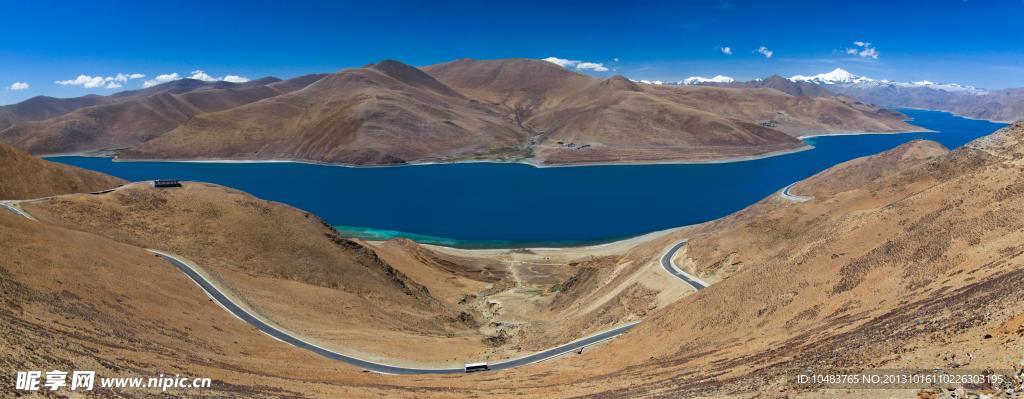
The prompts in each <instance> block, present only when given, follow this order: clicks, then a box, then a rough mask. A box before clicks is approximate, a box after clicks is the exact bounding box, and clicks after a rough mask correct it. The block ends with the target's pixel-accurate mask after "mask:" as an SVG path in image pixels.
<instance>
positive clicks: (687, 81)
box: [630, 75, 736, 86]
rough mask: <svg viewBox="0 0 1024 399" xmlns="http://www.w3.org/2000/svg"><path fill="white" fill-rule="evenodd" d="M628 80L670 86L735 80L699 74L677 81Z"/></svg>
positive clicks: (722, 76) (721, 76) (733, 80)
mask: <svg viewBox="0 0 1024 399" xmlns="http://www.w3.org/2000/svg"><path fill="white" fill-rule="evenodd" d="M630 80H632V81H634V82H639V83H643V84H649V85H670V86H672V85H697V84H701V83H732V82H735V81H736V79H733V78H730V77H728V76H725V75H715V77H713V78H705V77H701V76H691V77H688V78H686V79H683V80H680V81H678V82H664V81H661V80H646V79H640V80H633V79H630Z"/></svg>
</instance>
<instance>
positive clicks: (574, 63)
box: [544, 57, 618, 72]
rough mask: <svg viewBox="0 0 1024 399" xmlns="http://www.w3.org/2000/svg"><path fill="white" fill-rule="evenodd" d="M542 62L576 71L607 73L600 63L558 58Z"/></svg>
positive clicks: (550, 58) (549, 58)
mask: <svg viewBox="0 0 1024 399" xmlns="http://www.w3.org/2000/svg"><path fill="white" fill-rule="evenodd" d="M544 61H547V62H550V63H552V64H555V65H558V66H560V67H562V68H570V67H573V68H576V69H577V70H584V69H589V70H592V71H595V72H606V71H608V68H607V67H605V66H604V64H603V63H600V62H587V61H578V60H567V59H565V58H558V57H548V58H545V59H544ZM616 62H618V61H616Z"/></svg>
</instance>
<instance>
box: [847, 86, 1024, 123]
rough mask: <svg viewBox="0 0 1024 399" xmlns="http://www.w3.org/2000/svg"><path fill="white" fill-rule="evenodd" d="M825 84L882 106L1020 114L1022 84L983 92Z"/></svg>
mask: <svg viewBox="0 0 1024 399" xmlns="http://www.w3.org/2000/svg"><path fill="white" fill-rule="evenodd" d="M829 88H830V89H832V90H834V91H836V92H839V93H842V94H845V95H848V96H850V97H853V98H856V99H858V100H861V101H864V102H869V103H872V104H878V105H880V106H885V107H903V108H922V109H934V110H941V111H947V112H952V113H954V114H958V115H963V116H966V117H970V118H977V119H987V120H993V121H1001V122H1013V121H1016V120H1020V119H1022V118H1024V88H1012V89H1003V90H994V91H988V92H984V93H975V92H954V91H946V90H939V89H933V88H929V87H906V86H896V85H884V84H883V85H872V86H857V85H846V86H842V85H839V86H835V87H829Z"/></svg>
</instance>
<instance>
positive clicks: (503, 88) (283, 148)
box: [120, 59, 913, 165]
mask: <svg viewBox="0 0 1024 399" xmlns="http://www.w3.org/2000/svg"><path fill="white" fill-rule="evenodd" d="M737 104H742V105H743V106H742V107H740V106H737ZM773 120H778V123H777V124H767V122H769V121H773ZM776 126H777V127H778V129H776V128H775V127H776ZM909 129H913V128H912V127H911V126H909V125H907V124H905V123H904V122H903V121H902V115H899V114H896V113H891V112H888V111H882V110H879V109H877V108H874V107H871V106H867V105H863V104H852V103H850V102H845V101H842V100H841V99H839V98H837V97H824V96H823V97H813V98H812V97H808V96H793V95H790V94H786V93H783V92H780V91H776V90H767V89H758V90H748V89H728V88H716V87H689V88H668V87H653V86H648V85H640V84H637V83H634V82H631V81H629V80H628V79H625V78H622V77H611V78H607V79H596V78H592V77H589V76H585V75H581V74H578V73H574V72H571V71H568V70H566V69H564V68H562V67H560V66H557V65H554V64H551V63H548V62H545V61H539V60H528V59H508V60H491V61H477V60H469V59H462V60H457V61H453V62H450V63H444V64H438V65H433V66H429V67H425V68H423V70H419V69H417V68H413V67H411V66H407V65H404V64H402V63H399V62H397V61H384V62H381V63H378V64H373V65H370V66H367V67H364V68H356V69H348V70H343V71H340V72H338V73H336V74H334V75H331V76H329V77H327V78H325V79H323V80H321V81H319V82H318V83H317V84H314V85H311V86H310V87H308V88H307V89H304V90H300V91H297V92H295V93H291V94H289V95H282V96H277V97H274V98H270V99H267V100H264V101H259V102H255V103H252V104H249V105H246V106H241V107H237V108H233V109H231V110H228V111H225V112H216V113H209V114H204V115H202V116H199V117H196V118H195V119H194V120H191V121H190V122H189V123H187V124H184V125H182V126H181V127H179V128H177V129H175V130H174V131H172V132H170V133H167V134H166V135H163V136H162V137H159V138H155V139H152V140H150V141H148V142H146V143H143V144H141V145H139V146H137V147H134V148H131V149H128V150H125V151H123V152H121V153H120V156H122V157H124V158H171V159H174V158H187V159H194V158H199V159H203V158H206V159H211V158H213V159H217V158H229V159H299V160H308V161H318V162H330V163H347V164H371V165H372V164H393V163H407V162H427V161H458V160H466V159H496V160H528V161H531V162H537V163H550V164H572V163H599V162H637V161H639V162H644V161H673V160H674V161H703V160H712V159H722V158H728V157H735V156H753V155H764V154H769V153H774V152H780V151H787V150H794V149H798V148H802V147H804V144H803V143H802V142H800V141H799V140H796V139H794V138H793V137H791V136H796V135H798V134H802V133H806V132H810V131H814V132H818V133H821V132H826V133H827V132H839V131H851V130H858V131H860V130H867V131H883V132H888V131H901V130H909Z"/></svg>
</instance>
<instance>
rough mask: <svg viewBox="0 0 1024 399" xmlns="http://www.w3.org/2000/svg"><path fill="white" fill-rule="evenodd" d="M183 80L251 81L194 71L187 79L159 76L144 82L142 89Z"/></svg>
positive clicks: (176, 74)
mask: <svg viewBox="0 0 1024 399" xmlns="http://www.w3.org/2000/svg"><path fill="white" fill-rule="evenodd" d="M181 79H195V80H201V81H203V82H217V81H225V82H231V83H245V82H248V81H249V78H247V77H245V76H239V75H227V76H224V77H220V78H218V77H216V76H213V75H210V74H208V73H206V72H205V71H203V70H202V69H197V70H194V71H192V74H191V75H188V76H187V77H184V78H183V77H182V76H181V75H178V73H177V72H175V73H165V74H163V75H157V76H156V77H155V78H153V79H150V80H147V81H145V82H143V83H142V87H153V86H156V85H158V84H163V83H167V82H172V81H175V80H181Z"/></svg>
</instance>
